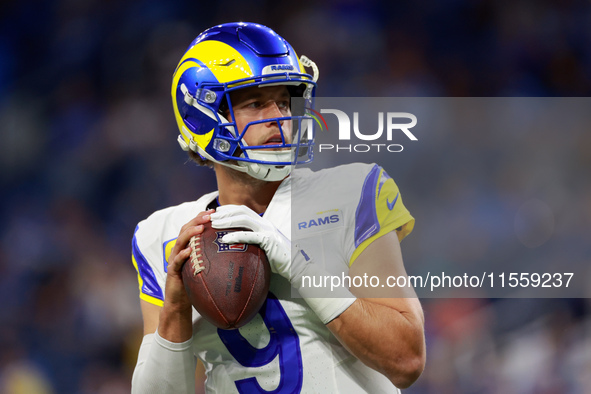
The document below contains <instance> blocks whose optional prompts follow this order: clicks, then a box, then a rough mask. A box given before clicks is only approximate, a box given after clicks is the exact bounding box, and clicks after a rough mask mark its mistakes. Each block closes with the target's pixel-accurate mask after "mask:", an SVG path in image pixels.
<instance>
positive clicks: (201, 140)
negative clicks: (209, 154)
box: [171, 57, 213, 149]
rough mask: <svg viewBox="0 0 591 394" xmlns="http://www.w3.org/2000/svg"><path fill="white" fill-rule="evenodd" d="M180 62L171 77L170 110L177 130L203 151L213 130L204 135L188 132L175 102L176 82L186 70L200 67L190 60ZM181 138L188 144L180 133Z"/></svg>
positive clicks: (186, 139) (187, 140)
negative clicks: (171, 109)
mask: <svg viewBox="0 0 591 394" xmlns="http://www.w3.org/2000/svg"><path fill="white" fill-rule="evenodd" d="M183 59H184V57H183ZM182 61H183V60H181V64H180V65H179V66H178V68H177V70H176V71H175V73H174V75H173V77H172V91H171V95H172V108H173V110H174V117H175V119H176V123H177V125H178V127H179V130H184V131H185V132H187V133H189V134H190V136H191V137H192V138H193V141H195V143H196V144H197V145H198V146H199V147H201V148H202V149H205V147H206V146H207V145H208V144H209V142H210V141H211V138H212V137H213V129H211V130H210V131H209V132H207V133H206V134H195V133H193V132H192V131H191V130H189V128H187V127H186V125H185V122H184V121H183V117H182V116H181V114H180V113H179V109H178V105H177V100H176V89H177V86H178V82H179V79H180V78H181V76H182V75H183V74H184V73H185V72H186V71H187V70H188V69H190V68H193V67H200V66H199V64H197V63H195V62H194V61H191V60H188V61H186V62H184V63H182ZM181 136H182V137H183V139H184V140H185V142H186V143H187V144H190V141H189V138H188V137H189V136H188V135H186V134H185V133H181Z"/></svg>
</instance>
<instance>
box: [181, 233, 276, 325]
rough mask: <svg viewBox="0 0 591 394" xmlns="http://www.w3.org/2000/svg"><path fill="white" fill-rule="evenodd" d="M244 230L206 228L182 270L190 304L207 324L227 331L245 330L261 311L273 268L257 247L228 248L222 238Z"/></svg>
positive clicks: (194, 241)
mask: <svg viewBox="0 0 591 394" xmlns="http://www.w3.org/2000/svg"><path fill="white" fill-rule="evenodd" d="M233 231H248V230H245V229H239V228H233V229H223V230H220V229H214V228H212V227H211V223H210V222H208V223H206V224H205V227H204V230H203V233H201V235H200V236H195V237H193V238H191V241H190V246H191V256H190V257H189V258H188V259H187V262H186V263H185V265H184V266H183V273H182V275H183V283H184V285H185V289H186V290H187V294H188V296H189V300H190V301H191V303H192V304H193V306H194V307H195V309H196V310H197V312H199V313H200V314H201V316H203V317H204V318H205V319H206V320H208V321H209V322H210V323H212V324H213V325H215V326H216V327H218V328H222V329H225V330H229V329H235V328H239V327H242V326H243V325H245V324H246V323H248V322H249V321H250V320H251V319H252V318H253V317H254V316H255V315H256V314H257V313H258V311H259V310H260V309H261V307H262V306H263V303H264V302H265V299H266V298H267V293H268V292H269V280H270V277H271V268H270V266H269V261H268V260H267V256H266V254H265V251H264V250H263V249H261V248H260V247H259V246H258V245H252V244H233V245H231V244H225V243H223V242H221V240H220V239H221V238H222V237H223V236H224V235H225V234H227V233H229V232H233Z"/></svg>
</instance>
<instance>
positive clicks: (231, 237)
mask: <svg viewBox="0 0 591 394" xmlns="http://www.w3.org/2000/svg"><path fill="white" fill-rule="evenodd" d="M211 226H212V227H213V228H217V229H225V228H233V227H242V228H247V229H249V230H252V231H236V232H233V233H229V234H226V235H224V236H223V237H222V239H221V241H222V242H225V243H228V244H235V243H245V244H255V245H259V246H260V247H261V248H262V249H263V250H264V251H265V253H266V254H267V259H268V260H269V264H270V265H271V271H273V272H275V273H277V274H279V275H281V276H283V277H284V278H286V279H287V280H291V277H290V272H289V271H290V266H291V241H290V240H289V239H287V237H286V236H285V235H283V234H282V233H281V231H279V230H278V229H277V228H276V227H275V226H274V225H273V223H271V222H270V221H269V220H267V219H264V218H262V217H260V216H259V215H257V213H256V212H254V211H253V210H252V209H250V208H248V207H247V206H244V205H222V206H220V207H218V208H217V209H216V211H215V212H214V213H212V214H211Z"/></svg>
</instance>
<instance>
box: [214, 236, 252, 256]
mask: <svg viewBox="0 0 591 394" xmlns="http://www.w3.org/2000/svg"><path fill="white" fill-rule="evenodd" d="M228 233H229V231H216V232H215V234H216V238H215V241H213V242H214V243H215V244H216V245H217V247H218V253H220V252H246V249H247V248H248V245H247V244H226V243H223V242H222V241H221V239H222V237H223V236H224V235H226V234H228Z"/></svg>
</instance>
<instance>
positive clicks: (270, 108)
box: [265, 101, 285, 126]
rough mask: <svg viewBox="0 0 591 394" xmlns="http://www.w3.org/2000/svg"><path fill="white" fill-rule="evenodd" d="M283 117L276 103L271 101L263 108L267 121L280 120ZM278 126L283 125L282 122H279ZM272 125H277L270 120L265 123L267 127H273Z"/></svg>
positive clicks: (274, 121)
mask: <svg viewBox="0 0 591 394" xmlns="http://www.w3.org/2000/svg"><path fill="white" fill-rule="evenodd" d="M284 116H285V114H284V113H283V112H281V109H279V105H278V103H277V102H276V101H271V102H269V103H268V104H267V105H266V106H265V118H267V119H272V118H282V117H284ZM279 124H280V125H283V120H280V121H279ZM273 125H275V126H276V125H277V121H276V120H272V121H269V122H267V126H273Z"/></svg>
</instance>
